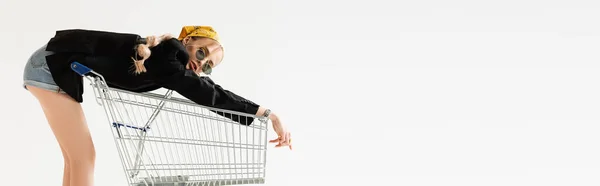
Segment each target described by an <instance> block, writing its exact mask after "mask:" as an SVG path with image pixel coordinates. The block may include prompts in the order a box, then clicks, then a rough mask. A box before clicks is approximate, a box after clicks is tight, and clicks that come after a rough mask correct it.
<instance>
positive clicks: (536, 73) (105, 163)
mask: <svg viewBox="0 0 600 186" xmlns="http://www.w3.org/2000/svg"><path fill="white" fill-rule="evenodd" d="M166 2H167V1H157V0H154V1H149V0H147V1H136V2H134V1H109V0H105V1H74V0H72V1H66V0H61V1H57V0H55V1H41V0H38V1H21V0H19V1H17V0H1V1H0V20H1V22H0V28H1V29H0V35H1V36H2V43H1V44H0V52H1V55H0V64H1V66H2V68H0V70H1V72H0V84H1V85H2V87H3V89H2V92H1V98H0V99H2V104H1V105H2V106H1V107H0V111H1V112H0V125H1V126H0V127H1V128H0V149H1V150H0V172H1V174H0V177H1V178H2V185H60V183H61V180H62V156H61V152H60V149H59V147H58V145H57V143H56V141H55V139H54V136H53V135H52V133H51V131H50V129H49V127H48V125H47V124H46V123H45V118H44V117H43V113H42V111H41V109H40V107H39V106H38V104H37V102H36V100H35V99H34V98H33V97H32V96H31V95H30V94H29V93H28V92H26V91H25V90H23V89H22V88H21V83H22V72H23V67H24V65H25V62H26V59H27V58H28V57H29V55H30V53H31V52H32V51H34V50H35V49H37V48H38V47H40V46H41V45H43V44H44V43H45V42H47V41H48V39H49V38H50V37H51V36H52V35H53V34H54V31H55V30H58V29H65V28H86V29H98V30H107V31H116V32H128V33H136V34H140V35H150V34H162V33H172V34H175V35H177V34H179V31H180V28H181V26H183V25H212V26H214V27H215V28H216V29H217V31H218V32H219V33H220V34H221V36H222V38H223V44H224V45H225V47H226V57H225V61H224V63H223V64H222V65H221V66H219V67H218V68H217V69H215V73H214V76H213V78H214V79H215V80H216V81H217V82H218V83H219V84H221V85H223V86H224V87H225V88H227V89H230V90H232V91H234V92H236V93H238V94H240V95H243V96H244V97H247V98H248V99H250V100H253V101H255V102H258V103H260V104H263V105H265V106H267V107H270V108H272V109H273V110H274V111H275V112H277V113H279V115H280V116H281V117H282V120H283V121H284V122H285V124H286V125H287V126H288V127H289V129H290V130H291V131H292V135H293V137H294V143H295V149H294V150H293V151H289V150H287V149H275V148H270V149H269V151H268V153H269V154H268V158H269V159H268V169H267V184H266V185H410V186H442V185H452V186H454V185H456V186H459V185H460V186H506V185H511V186H532V185H540V186H542V185H543V186H549V185H577V186H586V185H599V184H600V180H599V179H598V175H599V174H600V158H598V157H600V150H599V148H598V145H599V143H598V142H599V140H600V135H599V133H600V126H599V123H598V122H599V121H600V118H599V117H598V112H599V111H600V106H599V105H600V98H599V96H598V95H599V93H600V89H599V88H598V82H600V79H599V78H600V73H598V69H599V67H600V65H599V63H598V61H599V60H600V55H599V53H598V51H600V26H599V24H598V18H600V6H599V5H598V4H594V3H592V2H594V1H591V0H590V1H531V0H528V1H524V0H519V1H516V0H509V1H495V2H492V1H464V0H461V1H441V0H438V1H384V0H369V1H317V0H312V1H309V0H303V1H262V0H261V1H259V0H253V1H242V0H238V1H203V0H193V1H172V2H170V3H168V4H167V3H166ZM86 85H87V84H86ZM86 90H87V92H86V94H85V100H86V102H84V103H83V106H84V108H85V109H86V114H87V117H88V121H89V125H90V129H91V131H92V135H93V138H94V141H95V145H96V148H97V152H98V157H97V169H96V185H124V183H125V182H124V181H125V180H124V177H123V175H124V174H123V172H122V169H121V167H120V163H119V162H118V156H117V154H116V151H115V146H114V142H113V141H112V139H111V133H110V131H109V127H108V125H107V123H106V121H105V117H104V115H103V112H102V111H101V110H100V107H99V106H98V105H96V104H95V102H94V101H93V97H92V96H93V94H92V93H91V91H90V90H91V89H89V88H88V89H86ZM271 136H272V137H274V134H273V133H271Z"/></svg>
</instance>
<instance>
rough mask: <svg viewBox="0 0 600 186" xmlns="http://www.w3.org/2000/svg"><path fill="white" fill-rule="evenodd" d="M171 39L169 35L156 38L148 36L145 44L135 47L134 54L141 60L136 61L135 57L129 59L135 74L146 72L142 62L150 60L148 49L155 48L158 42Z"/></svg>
mask: <svg viewBox="0 0 600 186" xmlns="http://www.w3.org/2000/svg"><path fill="white" fill-rule="evenodd" d="M171 38H173V36H172V35H170V34H163V35H161V36H159V37H156V36H148V37H146V43H142V44H138V45H136V47H135V48H136V54H137V56H140V57H141V58H142V59H137V56H136V57H131V59H132V60H133V67H134V68H135V71H134V72H135V73H136V74H141V73H142V72H146V67H145V66H144V62H145V61H146V60H147V59H148V58H150V55H151V51H150V48H152V47H155V46H156V45H158V44H160V42H162V41H164V40H169V39H171Z"/></svg>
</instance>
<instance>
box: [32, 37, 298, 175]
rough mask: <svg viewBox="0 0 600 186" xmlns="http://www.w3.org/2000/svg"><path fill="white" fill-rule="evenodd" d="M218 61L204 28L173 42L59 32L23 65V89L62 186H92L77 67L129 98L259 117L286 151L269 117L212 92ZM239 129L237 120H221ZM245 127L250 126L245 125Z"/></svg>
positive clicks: (281, 131)
mask: <svg viewBox="0 0 600 186" xmlns="http://www.w3.org/2000/svg"><path fill="white" fill-rule="evenodd" d="M222 59H223V48H222V46H221V45H220V43H219V39H218V34H217V33H216V32H215V31H214V30H213V29H212V27H210V26H184V27H183V29H182V31H181V33H180V35H179V37H178V38H172V37H171V36H170V35H163V36H160V37H155V36H151V37H147V38H142V37H140V36H139V35H135V34H126V33H114V32H104V31H93V30H81V29H71V30H61V31H57V32H56V35H55V36H54V37H53V38H52V39H50V41H49V42H48V43H47V45H45V46H43V47H42V48H40V49H38V50H37V51H35V52H34V53H33V55H32V56H31V57H30V58H29V61H28V63H27V65H26V66H25V71H24V87H25V89H27V90H29V91H30V92H31V93H32V94H33V95H34V96H35V97H36V98H37V99H38V101H39V103H40V105H41V107H42V109H43V111H44V114H45V116H46V119H47V120H48V123H49V125H50V127H51V129H52V132H53V133H54V135H55V137H56V139H57V141H58V143H59V145H60V147H61V150H62V154H63V157H64V160H65V161H64V162H65V167H64V177H63V185H73V186H74V185H77V186H87V185H93V174H94V173H93V172H94V163H95V150H94V144H93V142H92V139H91V137H90V132H89V130H88V127H87V124H86V120H85V116H84V114H83V110H82V107H81V105H80V103H81V102H83V98H82V94H83V82H82V77H81V76H80V75H78V74H76V73H75V72H74V71H72V70H71V68H70V63H71V62H73V61H77V62H80V63H81V64H83V65H86V66H88V67H90V68H92V69H94V71H96V72H98V73H100V74H102V75H103V76H104V78H105V79H106V81H107V83H108V84H109V85H110V86H111V87H116V88H120V89H124V90H129V91H134V92H145V91H151V90H155V89H158V88H166V89H171V90H174V91H176V92H178V93H179V94H181V95H182V96H184V97H186V98H188V99H190V100H191V101H194V102H195V103H197V104H200V105H205V106H210V107H214V108H222V109H227V110H234V111H239V112H243V113H248V114H254V115H256V116H267V117H269V118H270V120H271V121H272V123H273V128H274V130H275V132H276V133H277V134H278V136H279V137H278V138H277V139H273V140H271V141H270V142H271V143H277V145H276V147H284V146H289V148H290V149H291V148H292V146H291V144H290V142H291V139H290V133H289V132H287V131H286V129H285V128H284V127H283V125H282V124H281V121H280V120H279V118H278V117H277V115H276V114H274V113H272V112H271V111H270V110H269V109H266V108H265V107H263V106H259V105H258V104H255V103H253V102H251V101H248V100H246V99H244V98H242V97H241V96H238V95H236V94H234V93H232V92H230V91H228V90H225V89H223V88H222V87H221V86H219V85H217V84H215V83H214V82H213V81H212V80H210V78H208V77H205V76H200V75H199V74H201V73H205V74H210V73H211V71H212V69H213V68H215V67H216V66H218V65H219V64H220V63H221V61H222ZM228 118H231V119H232V120H235V121H236V122H239V123H241V124H244V125H250V124H251V121H253V120H247V119H246V118H243V117H242V116H233V117H228ZM247 121H250V122H247Z"/></svg>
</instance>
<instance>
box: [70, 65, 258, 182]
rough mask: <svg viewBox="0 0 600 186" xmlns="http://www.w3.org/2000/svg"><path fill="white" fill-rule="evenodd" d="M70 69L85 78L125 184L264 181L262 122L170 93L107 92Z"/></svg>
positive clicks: (87, 73)
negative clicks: (109, 135)
mask: <svg viewBox="0 0 600 186" xmlns="http://www.w3.org/2000/svg"><path fill="white" fill-rule="evenodd" d="M71 69H72V70H74V71H75V72H77V73H78V74H80V75H82V76H84V77H86V78H87V79H88V80H90V82H91V85H92V87H93V89H94V95H95V97H96V101H97V102H98V104H99V105H101V106H102V107H103V108H104V110H105V112H106V116H107V119H108V123H109V125H110V127H111V131H112V133H113V136H114V140H115V144H116V147H117V150H118V152H119V156H120V159H121V163H122V166H123V170H124V173H125V175H126V176H127V182H128V184H129V185H135V186H142V185H144V186H152V185H155V186H158V185H160V186H167V185H173V186H179V185H240V184H263V183H264V182H265V180H264V178H265V166H266V155H267V154H266V150H267V148H266V147H267V128H268V127H267V122H268V119H267V118H261V117H256V116H254V115H250V114H245V113H239V112H235V111H229V110H223V109H217V108H211V107H206V106H202V105H198V104H196V103H194V102H192V101H189V100H187V99H181V98H175V97H173V96H172V94H173V91H171V90H168V91H167V92H166V94H164V95H161V94H156V93H135V92H130V91H125V90H121V89H116V88H111V87H109V86H107V84H106V81H105V80H104V78H103V76H102V75H101V74H99V73H96V72H94V71H93V70H92V69H89V68H88V67H86V66H84V65H82V64H80V63H77V62H74V63H72V64H71ZM234 117H236V118H234ZM240 120H253V122H252V124H251V125H242V124H240V123H239V122H236V121H240Z"/></svg>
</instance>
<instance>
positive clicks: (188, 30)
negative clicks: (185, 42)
mask: <svg viewBox="0 0 600 186" xmlns="http://www.w3.org/2000/svg"><path fill="white" fill-rule="evenodd" d="M187 36H198V37H206V38H210V39H213V40H215V41H217V42H219V34H217V32H216V31H215V30H214V29H213V28H212V27H211V26H184V27H183V28H182V29H181V33H180V34H179V38H178V39H179V40H182V39H184V38H185V37H187Z"/></svg>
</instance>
